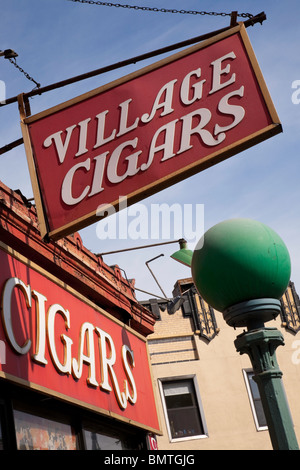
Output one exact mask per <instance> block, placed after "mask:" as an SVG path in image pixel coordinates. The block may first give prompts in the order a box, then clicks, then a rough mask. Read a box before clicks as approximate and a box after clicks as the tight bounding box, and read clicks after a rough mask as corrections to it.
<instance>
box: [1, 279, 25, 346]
mask: <svg viewBox="0 0 300 470" xmlns="http://www.w3.org/2000/svg"><path fill="white" fill-rule="evenodd" d="M15 287H18V288H19V290H20V291H21V292H22V293H23V295H24V298H25V301H26V305H27V308H28V307H31V289H30V286H29V285H28V286H26V284H24V282H23V281H21V280H20V279H18V278H17V277H12V278H11V279H8V281H6V283H5V286H4V289H3V294H2V320H3V325H4V329H5V333H6V336H7V338H8V341H9V343H10V345H11V347H12V348H13V349H14V350H15V351H16V352H17V353H18V354H27V353H28V351H29V349H30V347H31V340H30V339H26V340H25V342H24V344H23V346H20V345H19V344H18V342H17V340H16V338H15V335H14V331H13V326H12V315H11V297H12V293H13V290H14V288H15Z"/></svg>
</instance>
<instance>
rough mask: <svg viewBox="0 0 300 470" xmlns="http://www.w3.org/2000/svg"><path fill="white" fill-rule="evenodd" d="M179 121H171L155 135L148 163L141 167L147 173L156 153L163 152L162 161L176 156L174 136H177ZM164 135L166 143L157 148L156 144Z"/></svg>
mask: <svg viewBox="0 0 300 470" xmlns="http://www.w3.org/2000/svg"><path fill="white" fill-rule="evenodd" d="M176 122H178V120H177V119H176V120H175V121H171V122H169V123H168V124H166V125H165V126H162V127H160V128H159V129H158V130H157V131H156V132H155V134H154V136H153V139H152V141H151V145H150V149H149V156H148V161H147V163H143V164H142V165H141V170H142V171H145V170H147V169H148V168H149V167H150V165H151V164H152V162H153V159H154V155H155V153H156V152H159V151H162V152H163V157H162V159H161V161H165V160H168V159H169V158H172V157H174V156H175V153H174V151H173V146H174V136H175V125H176ZM163 133H164V136H165V138H164V141H163V142H162V143H161V144H160V145H157V146H156V142H157V140H158V138H159V136H160V135H161V134H163Z"/></svg>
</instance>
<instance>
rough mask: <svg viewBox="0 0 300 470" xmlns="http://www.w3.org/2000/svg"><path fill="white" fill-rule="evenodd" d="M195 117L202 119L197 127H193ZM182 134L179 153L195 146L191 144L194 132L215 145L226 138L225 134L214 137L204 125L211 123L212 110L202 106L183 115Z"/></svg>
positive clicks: (206, 143) (206, 142)
mask: <svg viewBox="0 0 300 470" xmlns="http://www.w3.org/2000/svg"><path fill="white" fill-rule="evenodd" d="M194 118H198V120H199V118H200V121H199V123H198V125H197V126H196V127H193V120H194ZM181 119H182V121H183V124H182V134H181V142H180V149H179V151H178V153H182V152H185V151H186V150H189V149H191V148H192V147H193V145H192V144H191V136H192V135H193V134H196V135H198V136H199V137H200V138H201V139H202V141H203V142H204V144H205V145H209V146H214V145H218V144H220V143H221V142H222V141H223V140H224V139H225V134H219V135H218V137H217V139H214V137H213V136H212V134H211V133H210V132H209V131H208V130H207V129H204V127H205V126H206V125H207V124H208V123H209V121H210V119H211V112H210V111H209V109H206V108H200V109H196V110H195V111H192V112H191V113H189V114H187V115H186V116H183V117H182V118H181Z"/></svg>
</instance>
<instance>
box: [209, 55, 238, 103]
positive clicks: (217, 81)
mask: <svg viewBox="0 0 300 470" xmlns="http://www.w3.org/2000/svg"><path fill="white" fill-rule="evenodd" d="M235 58H236V55H235V53H234V52H229V53H228V54H226V55H223V57H220V58H219V59H216V60H214V61H213V62H211V65H212V66H213V78H212V88H211V90H210V92H209V94H210V95H211V94H212V93H215V92H216V91H219V90H221V89H222V88H224V87H226V86H228V85H231V84H232V83H234V82H235V79H236V75H235V73H233V74H232V75H231V77H230V78H229V79H228V80H227V81H226V82H223V83H221V75H225V74H226V75H228V74H229V73H230V64H227V65H226V67H225V68H224V69H222V62H223V61H224V60H226V59H235Z"/></svg>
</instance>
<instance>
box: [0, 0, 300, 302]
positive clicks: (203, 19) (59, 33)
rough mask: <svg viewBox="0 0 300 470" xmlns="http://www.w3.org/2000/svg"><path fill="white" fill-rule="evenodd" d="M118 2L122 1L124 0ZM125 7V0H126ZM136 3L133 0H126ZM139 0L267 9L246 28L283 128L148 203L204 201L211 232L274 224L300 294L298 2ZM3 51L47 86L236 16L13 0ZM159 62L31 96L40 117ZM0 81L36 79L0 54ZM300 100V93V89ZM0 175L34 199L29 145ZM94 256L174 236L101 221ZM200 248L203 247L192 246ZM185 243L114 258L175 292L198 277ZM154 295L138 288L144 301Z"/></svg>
mask: <svg viewBox="0 0 300 470" xmlns="http://www.w3.org/2000/svg"><path fill="white" fill-rule="evenodd" d="M115 3H117V2H115ZM120 3H121V2H120ZM122 3H129V1H126V2H122ZM130 4H131V5H140V6H143V5H145V6H149V7H159V8H162V7H165V8H174V9H178V10H181V9H185V10H196V11H208V12H209V11H215V12H226V13H230V11H233V10H238V12H239V13H246V12H247V13H252V14H254V15H255V14H258V13H260V12H261V11H264V12H265V13H266V15H267V20H266V21H265V22H264V23H263V25H260V24H257V25H255V26H254V27H249V28H248V29H247V32H248V35H249V37H250V40H251V43H252V46H253V48H254V51H255V53H256V57H257V59H258V62H259V64H260V67H261V69H262V72H263V75H264V78H265V81H266V83H267V86H268V88H269V91H270V94H271V97H272V99H273V102H274V105H275V107H276V110H277V112H278V115H279V118H280V120H281V123H282V125H283V133H282V134H280V135H278V136H275V137H273V138H271V139H269V140H267V141H265V142H263V143H261V144H259V145H256V146H255V147H253V148H251V149H248V150H246V151H244V152H242V153H241V154H238V155H236V156H234V157H232V158H230V159H229V160H226V161H225V162H223V163H220V164H218V165H215V166H214V167H212V168H210V169H208V170H205V171H203V172H201V173H199V174H197V175H195V176H193V177H191V178H189V179H187V180H185V181H183V182H181V183H178V184H176V185H175V186H172V187H171V188H169V189H167V190H164V191H162V192H159V193H157V194H156V195H154V196H152V197H151V198H148V199H146V200H144V201H142V203H143V204H144V205H145V207H147V208H148V211H150V209H151V207H152V205H153V204H161V203H163V202H165V203H167V204H169V205H170V206H171V205H172V204H179V205H180V206H181V207H183V204H187V205H190V207H193V208H195V207H196V204H199V205H204V224H205V225H204V228H205V230H207V229H208V228H209V227H211V226H212V225H214V224H216V223H218V222H221V221H222V220H225V219H229V218H233V217H249V218H252V219H256V220H258V221H260V222H263V223H265V224H267V225H269V226H270V227H272V228H273V229H274V230H275V231H276V232H277V233H278V234H279V235H280V236H281V237H282V239H283V240H284V242H285V243H286V245H287V247H288V249H289V252H290V255H291V260H292V277H291V279H292V280H293V282H295V285H296V289H297V290H298V292H300V244H299V237H300V218H299V201H300V187H299V141H300V139H299V134H300V104H294V103H293V102H292V94H293V92H295V90H293V89H292V83H293V82H294V81H296V80H300V64H299V62H300V56H299V51H298V48H299V40H300V33H299V23H298V21H299V14H300V3H299V1H296V0H287V1H286V2H282V1H279V0H267V1H256V0H251V1H250V0H247V1H246V0H244V1H243V0H239V1H233V0H232V1H230V2H228V1H226V2H225V1H218V0H216V1H214V2H211V1H208V0H206V1H204V0H184V1H183V0H172V1H171V0H159V1H158V0H147V1H145V0H136V1H134V2H130ZM1 18H2V21H1V30H0V39H1V40H0V49H1V50H4V49H13V50H15V51H16V52H17V53H18V57H17V63H18V64H19V65H20V66H21V67H22V68H23V69H24V70H25V71H26V72H28V73H29V74H30V75H31V76H32V77H33V78H34V79H35V80H36V81H38V82H39V83H41V85H42V86H45V85H48V84H51V83H54V82H57V81H60V80H63V79H66V78H69V77H72V76H75V75H78V74H82V73H85V72H88V71H91V70H94V69H97V68H99V67H102V66H105V65H109V64H112V63H114V62H118V61H121V60H124V59H127V58H129V57H134V56H137V55H139V54H142V53H144V52H148V51H152V50H154V49H157V48H161V47H164V46H168V45H170V44H173V43H176V42H179V41H183V40H185V39H189V38H192V37H194V36H198V35H200V34H203V33H206V32H209V31H213V30H216V29H219V28H223V27H225V26H227V25H228V24H229V21H230V19H229V17H222V16H207V15H205V16H200V15H188V14H186V15H183V14H171V13H157V12H142V11H135V10H129V9H123V8H116V7H105V6H97V5H88V4H79V3H73V2H71V1H67V0H9V1H6V2H4V1H3V2H2V5H1ZM160 58H162V57H159V58H154V59H151V60H148V61H144V62H142V63H139V64H136V65H131V66H128V67H126V68H122V69H118V70H115V71H113V72H110V73H107V74H105V75H101V76H97V77H94V78H91V79H88V80H85V81H82V82H79V83H77V84H74V85H71V86H68V87H64V88H61V89H59V90H56V91H52V92H49V93H45V94H43V95H42V96H36V97H35V98H33V99H31V100H30V104H31V108H32V114H35V113H37V112H39V111H42V110H44V109H47V108H49V107H51V106H54V105H56V104H59V103H61V102H64V101H66V100H68V99H71V98H73V97H75V96H77V95H80V94H82V93H85V92H87V91H89V90H92V89H94V88H96V87H98V86H100V85H102V84H104V83H108V82H110V81H112V80H114V79H116V78H119V77H121V76H123V75H126V74H128V73H130V72H131V71H133V70H137V69H139V68H141V67H143V66H145V65H148V64H149V63H151V62H154V61H156V60H158V59H160ZM0 80H2V81H3V82H4V83H5V85H6V96H7V97H11V96H15V95H17V94H19V93H22V92H28V91H30V90H31V89H32V88H33V87H34V84H33V83H32V82H30V81H29V80H27V79H26V78H25V77H24V75H22V74H21V73H20V72H19V71H18V70H16V69H15V68H14V67H13V65H12V64H10V63H9V61H8V60H6V59H4V58H0ZM299 96H300V94H299ZM0 129H1V132H0V146H1V147H2V146H4V145H6V144H8V143H10V142H11V141H14V140H15V139H18V138H19V137H21V130H20V124H19V114H18V109H17V105H16V104H11V105H7V106H5V107H2V108H1V109H0ZM0 179H1V181H2V182H3V183H4V184H6V185H7V186H9V187H10V188H12V189H20V190H21V191H22V192H23V194H24V195H25V196H26V197H28V198H30V197H32V196H33V194H32V189H31V182H30V178H29V173H28V170H27V160H26V156H25V151H24V147H23V146H20V147H17V148H16V149H14V150H11V151H10V152H7V153H6V154H4V155H2V156H1V160H0ZM80 234H81V236H82V238H83V243H84V245H85V246H86V247H87V248H89V249H90V250H91V251H92V252H94V253H99V252H106V251H111V250H118V249H122V248H127V247H131V246H140V245H146V244H148V243H157V242H160V241H167V240H166V239H158V240H156V239H155V240H151V239H137V240H131V239H127V240H126V239H124V240H118V239H110V240H100V239H99V237H98V236H97V224H94V225H92V226H90V227H88V228H86V229H84V230H82V231H81V232H80ZM190 247H191V248H194V244H193V243H192V244H191V245H190ZM176 249H177V246H176V245H170V246H168V245H167V246H161V247H158V248H151V249H144V250H139V251H132V252H128V253H124V254H115V255H109V256H108V255H107V256H105V257H104V260H105V262H106V263H107V264H109V265H113V264H118V265H119V266H120V267H121V268H122V269H123V270H125V272H126V275H127V277H128V278H135V279H136V286H137V287H138V288H140V289H144V290H147V291H149V292H151V293H154V294H157V295H161V292H160V290H159V288H158V286H157V285H156V284H155V281H154V280H153V278H152V276H151V274H150V272H149V271H148V269H147V267H146V266H145V262H146V261H147V260H149V259H152V258H154V257H155V256H157V255H159V254H161V253H162V254H164V257H161V258H159V259H158V260H155V261H154V262H153V263H152V264H151V265H150V266H151V269H152V270H153V272H154V273H155V275H156V277H157V279H158V280H159V282H160V284H161V286H162V287H163V290H164V291H165V292H166V294H167V296H171V292H172V289H173V286H174V284H175V282H176V280H177V279H180V278H186V277H189V276H190V270H189V268H187V267H185V266H181V265H180V264H179V263H176V262H175V261H173V260H171V259H170V258H169V255H170V254H171V253H172V252H173V251H175V250H176ZM148 297H150V296H149V295H144V294H138V298H140V299H145V298H148Z"/></svg>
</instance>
